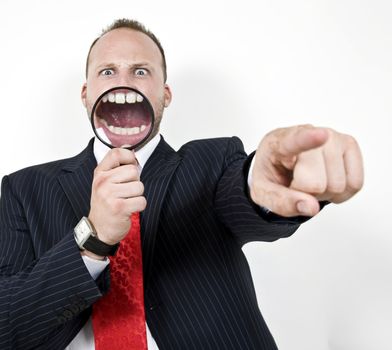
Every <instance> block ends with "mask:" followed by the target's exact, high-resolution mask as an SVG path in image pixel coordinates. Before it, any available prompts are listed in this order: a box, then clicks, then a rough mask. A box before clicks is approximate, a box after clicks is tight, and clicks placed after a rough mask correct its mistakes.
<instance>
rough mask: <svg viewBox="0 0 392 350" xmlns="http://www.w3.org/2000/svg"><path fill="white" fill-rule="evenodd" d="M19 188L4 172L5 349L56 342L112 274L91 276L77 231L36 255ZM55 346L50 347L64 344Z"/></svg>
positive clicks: (0, 248)
mask: <svg viewBox="0 0 392 350" xmlns="http://www.w3.org/2000/svg"><path fill="white" fill-rule="evenodd" d="M14 193H15V192H14V191H13V190H12V186H11V184H10V180H9V177H4V179H3V181H2V187H1V199H0V349H3V350H6V349H12V350H16V349H36V348H40V345H41V344H44V343H47V342H48V341H49V339H50V341H49V342H51V343H52V344H56V336H57V335H60V334H61V333H62V331H63V330H64V328H66V327H69V328H70V329H71V328H72V325H73V324H76V322H77V320H78V317H79V316H80V314H81V313H83V312H84V310H86V309H88V308H89V307H90V306H91V305H92V303H94V302H95V301H96V300H97V299H98V298H100V297H101V296H102V294H103V293H105V291H106V289H107V285H108V282H107V280H106V279H107V278H106V275H107V274H106V273H103V274H102V275H101V277H100V279H98V280H97V281H94V280H93V279H92V278H91V276H90V274H89V272H88V270H87V268H86V267H85V264H84V263H83V260H82V258H81V255H80V252H79V250H78V247H77V245H76V243H75V240H74V238H73V233H72V232H69V234H67V235H66V236H65V237H64V238H63V239H62V240H61V241H59V242H58V243H57V244H56V245H54V246H53V247H52V248H51V249H50V250H48V251H46V252H45V253H44V254H43V255H41V256H40V257H39V258H36V252H35V251H34V246H35V245H34V242H33V241H32V238H31V234H30V230H29V227H28V223H27V220H26V215H25V212H24V208H23V206H22V205H21V202H20V200H19V199H18V198H17V197H16V196H15V195H14ZM73 328H75V327H73ZM68 333H69V332H68ZM69 334H70V333H69ZM62 341H64V339H63V340H62ZM53 346H54V347H49V348H53V349H54V348H59V347H56V346H55V345H53ZM46 348H47V347H45V349H46Z"/></svg>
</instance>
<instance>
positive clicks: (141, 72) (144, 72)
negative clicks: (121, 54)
mask: <svg viewBox="0 0 392 350" xmlns="http://www.w3.org/2000/svg"><path fill="white" fill-rule="evenodd" d="M135 75H147V69H144V68H138V69H136V70H135Z"/></svg>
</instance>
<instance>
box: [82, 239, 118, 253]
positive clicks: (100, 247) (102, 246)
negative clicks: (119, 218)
mask: <svg viewBox="0 0 392 350" xmlns="http://www.w3.org/2000/svg"><path fill="white" fill-rule="evenodd" d="M119 245H120V244H119V243H117V244H113V245H110V244H107V243H105V242H102V241H100V240H99V239H98V238H97V237H95V236H90V237H89V238H88V239H87V241H86V242H85V243H84V244H83V248H84V249H87V250H88V251H90V252H91V253H94V254H97V255H100V256H113V255H115V254H116V252H117V249H118V247H119Z"/></svg>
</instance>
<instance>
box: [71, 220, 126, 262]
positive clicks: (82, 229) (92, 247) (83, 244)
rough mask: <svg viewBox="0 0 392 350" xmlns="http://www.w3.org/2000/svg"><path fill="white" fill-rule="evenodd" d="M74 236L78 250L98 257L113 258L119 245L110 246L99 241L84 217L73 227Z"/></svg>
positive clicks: (88, 221)
mask: <svg viewBox="0 0 392 350" xmlns="http://www.w3.org/2000/svg"><path fill="white" fill-rule="evenodd" d="M74 235H75V241H76V243H77V244H78V246H79V248H80V250H88V251H90V252H91V253H94V254H97V255H100V256H108V255H110V256H113V255H114V254H116V252H117V249H118V247H119V245H120V244H119V243H117V244H113V245H110V244H107V243H105V242H102V241H100V240H99V239H98V236H97V233H96V232H95V230H94V227H93V225H92V224H91V222H90V220H89V219H88V218H86V217H85V216H83V217H82V219H81V220H80V221H79V223H78V224H77V225H76V226H75V228H74Z"/></svg>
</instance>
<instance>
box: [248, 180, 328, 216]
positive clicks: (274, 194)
mask: <svg viewBox="0 0 392 350" xmlns="http://www.w3.org/2000/svg"><path fill="white" fill-rule="evenodd" d="M250 195H251V198H252V200H253V201H254V202H255V203H256V204H258V205H260V206H262V207H265V208H268V209H269V210H271V211H272V212H273V213H275V214H278V215H281V216H285V217H291V216H299V215H301V216H314V215H316V214H317V213H318V212H319V211H320V205H319V202H318V200H317V199H316V198H315V197H313V196H312V195H310V194H307V193H304V192H301V191H296V190H293V189H290V188H287V187H285V186H283V185H279V184H276V183H273V182H267V181H265V182H264V183H262V184H260V183H259V184H253V186H251V188H250Z"/></svg>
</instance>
